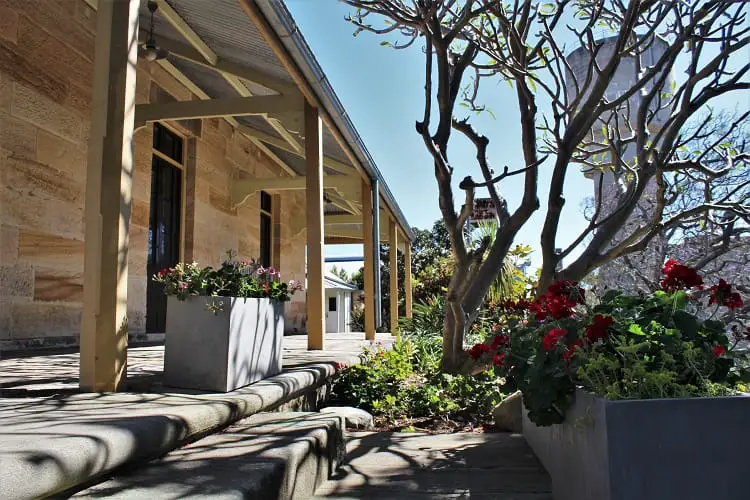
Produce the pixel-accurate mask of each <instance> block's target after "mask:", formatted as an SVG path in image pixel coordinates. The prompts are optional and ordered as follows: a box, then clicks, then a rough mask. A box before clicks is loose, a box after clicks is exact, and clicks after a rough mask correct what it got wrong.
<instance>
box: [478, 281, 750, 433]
mask: <svg viewBox="0 0 750 500" xmlns="http://www.w3.org/2000/svg"><path fill="white" fill-rule="evenodd" d="M565 293H566V292H562V293H560V294H559V295H557V296H554V295H550V294H549V293H548V294H547V296H546V299H545V300H546V301H547V302H546V304H547V305H546V306H545V305H544V304H545V302H544V301H543V300H542V301H538V302H536V303H530V304H529V303H524V304H523V306H522V307H518V306H517V305H510V306H506V307H496V308H494V309H493V310H492V311H490V314H489V315H488V317H487V318H485V319H484V320H483V321H484V325H487V324H492V325H493V326H492V327H491V328H490V329H491V330H492V333H493V334H495V335H498V336H501V337H497V338H498V339H499V338H502V339H504V341H503V342H502V343H498V342H496V343H495V344H490V343H489V340H488V341H487V343H482V344H478V345H476V346H474V347H473V348H472V350H471V351H470V352H469V354H470V355H472V357H474V358H475V359H478V361H479V362H480V363H482V362H486V363H492V362H493V361H495V360H498V361H497V362H495V367H494V372H495V373H496V375H498V376H501V377H506V378H507V379H508V381H509V386H515V387H517V388H518V389H520V390H521V391H522V392H523V398H524V404H525V406H526V408H527V409H528V410H529V418H530V419H531V420H532V421H534V422H535V423H536V424H537V425H551V424H555V423H560V422H562V421H563V420H564V418H565V411H566V410H567V408H568V407H569V405H570V402H571V398H572V395H573V393H574V391H575V389H576V387H579V386H581V387H583V388H584V389H585V390H589V391H592V392H594V393H595V394H597V395H599V396H602V397H605V398H607V399H611V400H620V399H651V398H679V397H700V396H710V395H727V394H731V393H733V392H734V391H735V390H736V388H737V387H740V386H744V385H743V384H746V383H747V381H748V380H749V379H750V377H749V374H748V370H747V369H748V361H749V360H748V358H747V354H746V353H745V352H743V351H741V350H740V349H736V347H737V345H738V343H740V342H745V341H746V340H743V338H744V337H742V336H743V335H746V336H750V330H749V331H748V332H747V333H742V332H739V333H737V332H735V337H734V338H735V340H734V341H733V342H730V336H728V334H727V327H726V325H724V324H722V323H720V322H718V321H713V320H711V319H702V318H705V317H707V316H709V315H708V314H703V313H701V310H702V308H703V307H704V306H705V302H706V301H705V300H703V301H701V299H700V298H699V296H698V295H695V294H692V293H689V292H685V291H683V290H678V291H676V292H674V293H667V292H664V291H658V292H655V293H653V294H650V295H640V296H626V295H623V294H621V293H618V292H610V293H608V294H607V295H606V296H605V297H604V298H603V299H602V301H601V303H599V304H598V305H596V306H593V307H590V306H587V305H586V304H585V303H584V301H583V297H581V298H580V300H578V301H577V302H573V303H572V304H569V307H570V310H569V311H567V312H563V313H561V314H557V315H554V314H552V313H551V312H550V311H552V310H553V309H552V306H553V305H554V300H555V299H557V298H560V297H563V298H564V297H565ZM545 307H546V308H547V309H546V310H545ZM556 335H559V336H556ZM495 338H496V337H494V336H491V337H490V339H495ZM506 340H507V341H506Z"/></svg>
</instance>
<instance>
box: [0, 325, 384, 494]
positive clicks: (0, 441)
mask: <svg viewBox="0 0 750 500" xmlns="http://www.w3.org/2000/svg"><path fill="white" fill-rule="evenodd" d="M389 339H390V336H384V337H381V338H380V340H381V341H383V342H388V341H389ZM306 340H307V339H306V337H304V336H299V337H285V338H284V372H283V373H282V374H280V375H278V376H276V377H272V378H270V379H267V380H264V381H262V382H258V383H256V384H252V385H250V386H247V387H245V388H242V389H239V390H237V391H233V392H230V393H226V394H207V393H189V392H187V391H180V392H178V391H173V390H167V389H166V388H164V387H161V386H160V383H159V374H160V372H161V367H162V348H140V349H131V350H129V353H128V356H129V360H130V366H129V370H128V373H129V377H131V378H133V376H135V378H137V377H138V376H141V377H144V379H143V381H144V386H145V387H147V389H148V390H144V391H143V392H123V393H104V394H75V393H73V394H70V393H66V390H67V391H70V390H74V389H75V387H77V373H78V361H77V357H78V356H77V355H75V354H71V355H58V356H40V357H30V358H18V359H7V360H2V361H0V374H2V375H1V378H0V383H2V388H3V390H6V391H12V390H14V389H19V388H20V391H19V392H18V393H17V394H16V396H19V395H20V396H21V397H1V398H0V422H2V425H0V498H2V499H3V500H5V499H12V498H35V497H39V496H44V495H46V494H50V493H54V492H56V491H60V490H62V489H65V488H69V487H71V486H73V485H75V484H80V483H81V482H83V481H85V480H88V479H90V478H92V477H94V476H98V475H100V474H103V473H105V472H107V471H110V470H112V469H113V468H115V467H118V466H121V465H123V464H125V463H129V462H132V461H135V460H144V459H146V458H153V457H154V456H159V455H160V454H163V453H166V452H167V451H169V450H171V449H173V448H175V447H176V446H179V445H180V444H181V443H183V442H185V441H186V440H189V439H192V438H194V437H195V436H200V435H202V434H205V433H208V432H211V431H213V430H216V429H217V428H220V427H223V426H225V425H228V424H230V423H232V422H235V421H237V420H239V419H241V418H244V417H247V416H250V415H253V414H255V413H258V412H260V411H266V410H270V409H274V408H276V407H278V406H279V405H282V404H284V403H286V402H288V401H290V400H293V399H295V398H298V397H300V396H303V395H308V394H310V393H311V391H312V392H314V390H315V388H317V387H319V386H321V385H322V384H324V383H325V381H326V380H327V379H328V378H329V377H330V376H332V375H333V374H334V373H335V372H336V371H337V369H338V368H337V364H338V363H343V364H347V365H348V364H353V363H357V362H359V359H360V358H359V356H360V354H361V352H362V347H363V345H364V344H365V341H364V339H363V337H362V336H360V335H357V334H349V335H346V336H345V335H331V336H328V337H327V349H326V351H307V350H306ZM40 387H42V388H45V389H44V391H42V392H43V393H44V392H45V391H52V392H56V391H58V392H59V394H57V395H52V396H46V397H45V396H39V395H34V394H35V392H37V389H38V388H40ZM24 391H29V392H28V395H27V396H25V397H24ZM32 478H33V479H32Z"/></svg>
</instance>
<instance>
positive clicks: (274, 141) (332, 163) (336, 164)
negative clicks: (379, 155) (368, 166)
mask: <svg viewBox="0 0 750 500" xmlns="http://www.w3.org/2000/svg"><path fill="white" fill-rule="evenodd" d="M239 130H240V131H241V132H242V133H243V134H245V135H248V136H252V137H255V138H257V139H259V140H261V141H263V142H265V143H266V144H269V145H271V146H274V147H276V148H279V149H280V150H282V151H286V152H287V153H291V154H293V155H295V156H298V157H300V158H304V155H303V154H301V153H298V152H297V151H294V149H292V148H291V146H289V145H288V144H287V143H286V142H284V141H283V140H281V139H279V138H278V137H274V136H272V135H270V134H267V133H265V132H263V131H261V130H256V129H254V128H251V127H248V126H246V125H240V128H239ZM323 165H324V166H325V167H326V168H329V169H331V170H334V171H336V172H340V173H342V174H351V173H354V172H355V171H356V170H355V169H354V167H352V166H351V165H347V164H346V163H344V162H341V161H338V160H336V159H334V158H331V157H330V156H325V157H323Z"/></svg>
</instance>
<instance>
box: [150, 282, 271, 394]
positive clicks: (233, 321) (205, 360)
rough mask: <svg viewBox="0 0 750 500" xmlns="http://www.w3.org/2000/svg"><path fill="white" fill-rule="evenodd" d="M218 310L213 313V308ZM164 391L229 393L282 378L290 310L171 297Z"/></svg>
mask: <svg viewBox="0 0 750 500" xmlns="http://www.w3.org/2000/svg"><path fill="white" fill-rule="evenodd" d="M216 307H218V310H216V311H215V313H214V312H212V311H211V310H210V309H211V308H216ZM166 333H167V335H166V342H165V349H164V351H165V352H164V385H166V386H168V387H180V388H185V389H196V390H204V391H215V392H229V391H233V390H235V389H238V388H240V387H243V386H246V385H248V384H252V383H253V382H257V381H259V380H262V379H264V378H268V377H271V376H273V375H277V374H279V373H281V340H282V337H283V335H284V304H282V303H281V302H278V301H275V300H271V299H241V298H235V297H190V298H188V299H187V300H185V301H180V300H177V298H176V297H169V300H168V301H167V332H166Z"/></svg>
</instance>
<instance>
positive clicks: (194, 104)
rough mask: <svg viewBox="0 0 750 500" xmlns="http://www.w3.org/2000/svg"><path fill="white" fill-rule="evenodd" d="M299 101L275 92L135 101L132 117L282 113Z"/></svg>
mask: <svg viewBox="0 0 750 500" xmlns="http://www.w3.org/2000/svg"><path fill="white" fill-rule="evenodd" d="M300 104H302V102H301V100H300V99H295V98H292V97H287V96H278V95H272V96H260V97H237V98H234V99H210V100H199V101H177V102H167V103H160V104H138V105H136V107H135V120H136V124H143V123H148V122H155V121H159V120H192V119H196V118H217V117H225V116H243V115H260V114H268V113H281V112H284V111H287V110H290V109H296V108H297V107H298V106H299V105H300Z"/></svg>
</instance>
